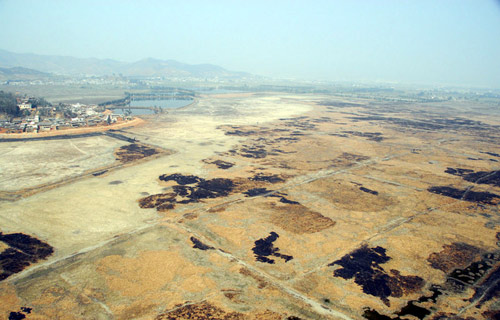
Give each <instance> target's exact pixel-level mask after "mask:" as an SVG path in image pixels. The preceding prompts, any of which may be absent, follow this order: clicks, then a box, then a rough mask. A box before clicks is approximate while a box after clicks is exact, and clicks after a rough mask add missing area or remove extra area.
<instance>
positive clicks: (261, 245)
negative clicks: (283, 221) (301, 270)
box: [252, 231, 293, 264]
mask: <svg viewBox="0 0 500 320" xmlns="http://www.w3.org/2000/svg"><path fill="white" fill-rule="evenodd" d="M278 237H279V235H278V234H277V233H276V232H274V231H272V232H271V233H270V235H269V236H268V237H266V238H262V239H259V240H257V241H255V246H254V247H253V248H252V251H253V253H254V254H255V258H256V260H257V261H259V262H265V263H269V264H274V259H271V258H268V257H271V256H272V257H277V258H281V259H283V260H285V262H288V261H290V260H292V259H293V257H292V256H289V255H286V254H281V253H279V251H280V249H279V248H275V247H274V245H273V242H274V241H276V239H278Z"/></svg>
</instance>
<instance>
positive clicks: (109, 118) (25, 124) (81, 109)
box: [0, 97, 132, 133]
mask: <svg viewBox="0 0 500 320" xmlns="http://www.w3.org/2000/svg"><path fill="white" fill-rule="evenodd" d="M17 107H18V108H19V114H20V115H19V116H14V117H10V118H9V117H6V118H4V119H0V133H23V132H25V133H39V132H49V131H56V130H64V129H73V128H82V127H97V126H107V125H111V124H114V123H117V122H123V121H127V120H131V119H132V117H131V116H130V115H129V114H125V115H123V114H116V113H113V111H112V110H109V109H106V108H104V107H103V106H98V105H85V104H81V103H74V104H63V103H60V104H58V105H56V106H53V105H50V104H47V105H40V104H36V99H35V98H33V97H24V98H17Z"/></svg>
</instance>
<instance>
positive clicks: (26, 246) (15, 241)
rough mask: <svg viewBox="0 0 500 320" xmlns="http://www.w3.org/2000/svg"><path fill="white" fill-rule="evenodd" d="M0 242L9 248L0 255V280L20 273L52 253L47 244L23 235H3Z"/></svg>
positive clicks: (0, 234)
mask: <svg viewBox="0 0 500 320" xmlns="http://www.w3.org/2000/svg"><path fill="white" fill-rule="evenodd" d="M0 241H2V242H4V243H5V244H7V245H8V246H9V247H8V248H7V249H5V250H4V251H3V252H1V253H0V280H4V279H6V278H8V277H10V276H11V275H13V274H15V273H18V272H21V271H22V270H24V268H26V267H28V266H29V265H31V264H32V263H36V262H38V261H39V260H42V259H45V258H47V257H48V256H50V255H51V254H52V253H54V249H53V248H52V247H51V246H50V245H48V244H47V243H45V242H43V241H40V240H38V239H36V238H34V237H31V236H29V235H26V234H23V233H10V234H3V233H1V232H0Z"/></svg>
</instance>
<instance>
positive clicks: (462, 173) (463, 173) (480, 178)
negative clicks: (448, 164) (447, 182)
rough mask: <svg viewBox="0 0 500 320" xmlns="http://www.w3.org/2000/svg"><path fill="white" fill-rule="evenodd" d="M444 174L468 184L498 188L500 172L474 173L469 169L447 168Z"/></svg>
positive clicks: (499, 185)
mask: <svg viewBox="0 0 500 320" xmlns="http://www.w3.org/2000/svg"><path fill="white" fill-rule="evenodd" d="M444 172H446V173H449V174H452V175H454V176H459V177H462V179H464V180H466V181H469V182H473V183H477V184H489V185H492V186H497V187H500V170H495V171H477V172H474V170H470V169H462V168H447V169H446V170H445V171H444Z"/></svg>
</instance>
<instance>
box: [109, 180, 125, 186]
mask: <svg viewBox="0 0 500 320" xmlns="http://www.w3.org/2000/svg"><path fill="white" fill-rule="evenodd" d="M122 183H123V181H121V180H114V181H111V182H110V183H109V184H110V185H117V184H122Z"/></svg>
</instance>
